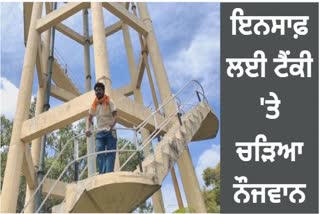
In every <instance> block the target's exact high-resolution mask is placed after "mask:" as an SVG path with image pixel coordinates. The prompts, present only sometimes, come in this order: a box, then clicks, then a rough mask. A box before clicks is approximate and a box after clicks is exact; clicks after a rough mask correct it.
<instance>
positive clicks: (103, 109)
mask: <svg viewBox="0 0 320 214" xmlns="http://www.w3.org/2000/svg"><path fill="white" fill-rule="evenodd" d="M94 91H95V94H96V98H95V100H94V101H93V103H92V105H91V108H90V110H89V118H88V119H89V122H88V124H89V126H88V127H87V131H86V136H87V137H90V136H91V134H92V133H91V131H90V127H91V125H92V124H93V120H92V119H93V116H96V118H97V133H96V151H97V152H99V151H105V150H116V148H117V135H116V130H115V129H114V126H115V124H116V120H117V110H116V106H115V104H114V102H113V101H112V100H111V99H110V97H109V96H107V95H105V87H104V84H103V83H100V82H98V83H96V84H95V86H94ZM115 157H116V153H115V152H110V153H103V154H98V155H97V165H98V169H99V174H103V173H107V172H113V170H114V162H115Z"/></svg>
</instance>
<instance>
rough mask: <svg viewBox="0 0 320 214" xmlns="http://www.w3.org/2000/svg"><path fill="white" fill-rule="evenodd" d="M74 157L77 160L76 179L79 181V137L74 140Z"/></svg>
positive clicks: (75, 163)
mask: <svg viewBox="0 0 320 214" xmlns="http://www.w3.org/2000/svg"><path fill="white" fill-rule="evenodd" d="M73 148H74V151H73V158H74V160H75V162H74V181H78V180H79V163H78V161H77V159H78V158H79V142H78V139H75V140H74V141H73Z"/></svg>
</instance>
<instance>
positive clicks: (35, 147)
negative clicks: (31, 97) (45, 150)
mask: <svg viewBox="0 0 320 214" xmlns="http://www.w3.org/2000/svg"><path fill="white" fill-rule="evenodd" d="M44 95H45V87H44V88H39V89H38V94H37V103H36V111H35V115H38V114H40V113H41V112H42V109H43V104H44ZM41 141H42V138H37V139H35V140H33V141H32V146H31V157H32V161H33V166H34V167H35V170H36V171H37V170H38V169H39V158H40V149H41ZM34 190H35V189H31V188H29V186H28V185H27V189H26V198H25V204H26V203H28V202H29V200H30V199H31V196H32V195H33V194H34ZM34 199H35V198H33V199H32V201H31V202H30V203H29V205H28V206H27V207H26V208H25V211H24V212H25V213H33V212H35V210H34V209H35V200H34Z"/></svg>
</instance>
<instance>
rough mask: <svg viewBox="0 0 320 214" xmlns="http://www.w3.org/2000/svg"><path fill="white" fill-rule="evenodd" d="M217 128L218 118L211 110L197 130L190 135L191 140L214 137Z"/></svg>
mask: <svg viewBox="0 0 320 214" xmlns="http://www.w3.org/2000/svg"><path fill="white" fill-rule="evenodd" d="M218 129H219V120H218V118H217V116H216V115H215V114H214V113H213V111H212V110H211V111H210V112H209V113H208V115H207V117H206V118H205V119H204V120H203V121H202V123H201V126H200V128H199V130H198V131H197V132H196V133H195V135H194V136H193V137H192V140H191V141H200V140H208V139H212V138H215V137H216V135H217V132H218Z"/></svg>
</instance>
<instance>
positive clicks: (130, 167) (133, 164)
mask: <svg viewBox="0 0 320 214" xmlns="http://www.w3.org/2000/svg"><path fill="white" fill-rule="evenodd" d="M117 143H118V149H121V148H123V146H124V145H125V144H127V145H126V147H125V148H124V149H123V150H136V146H135V145H133V143H132V142H130V141H129V140H128V139H125V138H118V142H117ZM132 154H133V152H120V153H119V161H120V165H122V164H123V163H124V162H125V161H126V160H127V159H128V158H129V157H130V156H131V155H132ZM142 160H143V157H142V154H141V153H139V152H137V153H135V154H134V155H133V157H132V158H131V160H130V161H129V162H128V163H127V164H126V165H125V166H124V167H123V168H122V171H134V170H135V169H136V168H137V166H138V165H139V163H140V162H141V161H142Z"/></svg>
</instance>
